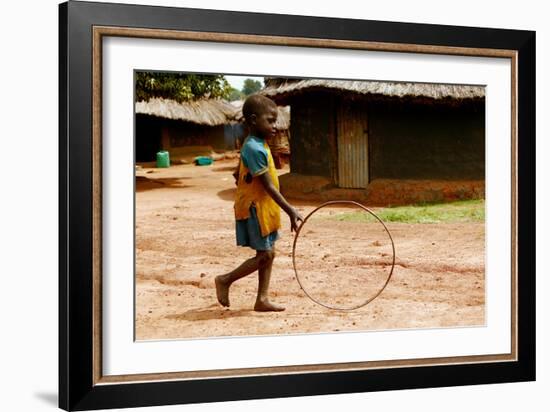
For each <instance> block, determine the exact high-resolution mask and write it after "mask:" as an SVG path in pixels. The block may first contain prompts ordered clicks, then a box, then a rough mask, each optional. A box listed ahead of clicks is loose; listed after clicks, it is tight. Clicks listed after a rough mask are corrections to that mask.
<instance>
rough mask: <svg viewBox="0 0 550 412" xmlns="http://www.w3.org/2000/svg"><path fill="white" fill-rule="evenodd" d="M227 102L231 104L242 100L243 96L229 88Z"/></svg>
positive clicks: (241, 93)
mask: <svg viewBox="0 0 550 412" xmlns="http://www.w3.org/2000/svg"><path fill="white" fill-rule="evenodd" d="M228 99H229V101H230V102H233V101H235V100H243V99H244V94H243V92H241V91H239V90H237V89H235V88H234V87H232V88H231V91H230V92H229V97H228Z"/></svg>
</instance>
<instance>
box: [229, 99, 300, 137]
mask: <svg viewBox="0 0 550 412" xmlns="http://www.w3.org/2000/svg"><path fill="white" fill-rule="evenodd" d="M243 104H244V101H243V100H235V101H233V102H231V105H232V106H234V107H235V108H236V109H237V115H236V117H235V120H237V121H239V122H242V121H244V118H243V111H242V109H243ZM289 127H290V106H277V122H276V123H275V128H276V129H277V130H288V128H289Z"/></svg>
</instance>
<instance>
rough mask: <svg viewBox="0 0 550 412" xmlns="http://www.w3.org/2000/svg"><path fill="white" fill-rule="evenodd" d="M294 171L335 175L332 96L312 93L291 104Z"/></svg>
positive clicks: (291, 156)
mask: <svg viewBox="0 0 550 412" xmlns="http://www.w3.org/2000/svg"><path fill="white" fill-rule="evenodd" d="M290 104H291V107H292V109H291V113H292V115H291V116H292V117H291V122H290V136H292V137H291V138H290V171H291V172H292V173H299V174H302V175H309V176H326V177H330V178H331V179H333V178H334V176H335V173H336V172H335V169H336V166H337V163H336V161H335V156H336V152H335V146H336V144H335V108H334V99H333V97H332V96H331V95H330V94H328V93H308V94H307V95H304V96H296V97H294V98H293V99H292V101H291V102H290Z"/></svg>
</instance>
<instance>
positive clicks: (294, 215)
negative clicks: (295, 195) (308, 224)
mask: <svg viewBox="0 0 550 412" xmlns="http://www.w3.org/2000/svg"><path fill="white" fill-rule="evenodd" d="M288 216H289V217H290V231H291V232H296V231H297V230H298V228H299V226H298V221H300V222H301V223H304V218H303V217H302V215H301V214H300V213H298V211H297V210H296V209H294V208H292V210H291V211H290V213H289V214H288ZM300 225H301V224H300Z"/></svg>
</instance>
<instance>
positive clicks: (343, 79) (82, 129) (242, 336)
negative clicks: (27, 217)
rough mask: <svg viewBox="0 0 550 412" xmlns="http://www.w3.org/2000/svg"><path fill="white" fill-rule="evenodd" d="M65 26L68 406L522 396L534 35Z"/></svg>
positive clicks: (378, 25) (63, 297)
mask: <svg viewBox="0 0 550 412" xmlns="http://www.w3.org/2000/svg"><path fill="white" fill-rule="evenodd" d="M59 16H60V27H59V42H60V43H59V44H60V47H59V50H60V66H59V80H60V82H59V84H60V108H59V122H60V144H59V151H60V211H59V213H60V248H59V250H60V252H59V253H60V256H59V262H60V272H59V291H60V293H59V296H60V302H59V305H60V309H59V322H60V340H59V341H60V347H59V351H60V352H59V354H60V356H59V358H60V368H59V370H60V376H59V392H60V396H59V406H60V407H61V408H63V409H65V410H90V409H103V408H121V407H135V406H152V405H169V404H178V403H193V402H218V401H225V400H239V399H259V398H270V397H289V396H305V395H318V394H335V393H350V392H361V391H381V390H393V389H405V388H426V387H440V386H453V385H471V384H486V383H499V382H518V381H528V380H534V379H535V293H534V292H535V276H534V275H535V268H534V267H535V266H534V264H535V260H534V253H535V252H534V251H535V248H534V242H535V240H534V239H535V215H534V207H535V202H534V199H535V189H534V176H535V174H534V173H535V172H534V170H535V164H534V161H535V160H534V159H535V156H534V153H535V33H534V32H531V31H517V30H506V29H488V28H472V27H456V26H439V25H426V24H409V23H407V24H406V23H395V22H381V21H367V20H353V19H333V18H318V17H307V16H291V15H271V14H258V13H244V12H228V11H217V10H199V9H183V8H169V7H150V6H137V5H122V4H108V3H87V2H73V1H70V2H68V3H63V4H61V5H60V8H59ZM275 245H276V246H275Z"/></svg>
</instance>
